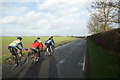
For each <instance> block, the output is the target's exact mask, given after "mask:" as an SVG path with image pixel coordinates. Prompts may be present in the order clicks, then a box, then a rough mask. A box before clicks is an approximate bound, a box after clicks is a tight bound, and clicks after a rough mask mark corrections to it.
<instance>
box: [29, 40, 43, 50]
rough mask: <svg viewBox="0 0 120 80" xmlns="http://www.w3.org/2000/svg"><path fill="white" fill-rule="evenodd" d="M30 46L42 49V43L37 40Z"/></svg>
mask: <svg viewBox="0 0 120 80" xmlns="http://www.w3.org/2000/svg"><path fill="white" fill-rule="evenodd" d="M30 47H34V48H37V47H40V48H41V49H42V50H43V49H44V47H43V45H42V43H41V42H38V41H37V42H35V43H33V44H31V46H30Z"/></svg>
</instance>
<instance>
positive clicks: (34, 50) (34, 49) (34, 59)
mask: <svg viewBox="0 0 120 80" xmlns="http://www.w3.org/2000/svg"><path fill="white" fill-rule="evenodd" d="M31 50H32V51H33V56H34V57H33V61H34V62H35V61H36V53H37V50H36V48H31Z"/></svg>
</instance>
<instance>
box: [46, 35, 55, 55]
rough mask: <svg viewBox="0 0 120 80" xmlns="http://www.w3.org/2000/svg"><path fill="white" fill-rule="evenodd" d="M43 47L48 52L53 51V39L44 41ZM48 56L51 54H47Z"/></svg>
mask: <svg viewBox="0 0 120 80" xmlns="http://www.w3.org/2000/svg"><path fill="white" fill-rule="evenodd" d="M45 45H46V47H47V48H48V50H49V51H51V52H53V49H52V48H53V47H54V42H53V37H50V38H49V39H48V40H46V41H45ZM49 55H51V54H50V53H49Z"/></svg>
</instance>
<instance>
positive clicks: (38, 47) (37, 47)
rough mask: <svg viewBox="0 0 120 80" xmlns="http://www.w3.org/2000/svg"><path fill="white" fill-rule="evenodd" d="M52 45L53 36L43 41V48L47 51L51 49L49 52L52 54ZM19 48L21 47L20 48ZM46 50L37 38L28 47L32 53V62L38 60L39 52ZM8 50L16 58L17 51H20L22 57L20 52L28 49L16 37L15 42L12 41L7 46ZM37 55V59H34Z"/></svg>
mask: <svg viewBox="0 0 120 80" xmlns="http://www.w3.org/2000/svg"><path fill="white" fill-rule="evenodd" d="M54 45H55V42H54V40H53V36H50V37H49V39H48V40H46V41H45V47H46V48H48V49H51V51H52V52H53V48H54ZM19 46H21V48H20V47H19ZM46 48H44V46H43V44H42V42H41V40H40V37H38V38H37V39H36V40H35V41H34V43H32V44H31V45H30V50H31V51H32V52H34V61H36V60H38V59H39V57H40V52H41V51H44V50H45V49H46ZM8 50H9V51H10V53H12V55H14V56H16V57H17V54H18V53H17V52H18V50H19V51H20V54H21V55H23V54H22V50H28V49H27V48H25V47H24V46H23V45H22V37H17V40H14V41H13V42H12V43H10V44H9V45H8ZM37 54H38V57H37V59H36V55H37Z"/></svg>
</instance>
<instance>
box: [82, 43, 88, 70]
mask: <svg viewBox="0 0 120 80" xmlns="http://www.w3.org/2000/svg"><path fill="white" fill-rule="evenodd" d="M86 50H87V45H86V47H85V50H84V51H85V52H84V62H83V68H82V71H84V70H85V63H86Z"/></svg>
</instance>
